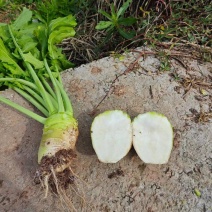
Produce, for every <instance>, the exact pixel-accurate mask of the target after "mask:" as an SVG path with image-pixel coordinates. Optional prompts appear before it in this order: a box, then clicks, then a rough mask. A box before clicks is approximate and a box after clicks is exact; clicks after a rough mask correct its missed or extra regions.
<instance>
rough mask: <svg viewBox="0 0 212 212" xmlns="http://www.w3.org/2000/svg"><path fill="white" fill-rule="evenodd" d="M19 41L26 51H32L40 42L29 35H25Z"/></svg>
mask: <svg viewBox="0 0 212 212" xmlns="http://www.w3.org/2000/svg"><path fill="white" fill-rule="evenodd" d="M17 42H18V44H19V46H20V47H21V49H22V51H23V52H24V53H26V52H29V51H31V50H32V49H34V48H35V47H36V46H37V44H38V43H37V42H36V41H35V40H34V39H32V38H31V37H30V36H27V35H26V36H23V37H22V38H21V39H19V40H18V41H17Z"/></svg>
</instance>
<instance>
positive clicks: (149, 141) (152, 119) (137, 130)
mask: <svg viewBox="0 0 212 212" xmlns="http://www.w3.org/2000/svg"><path fill="white" fill-rule="evenodd" d="M132 126H133V146H134V149H135V151H136V152H137V154H138V156H139V157H140V159H141V160H142V161H143V162H145V163H151V164H165V163H167V162H168V160H169V157H170V154H171V150H172V146H173V129H172V126H171V124H170V122H169V121H168V119H167V118H166V117H165V116H164V115H162V114H159V113H156V112H148V113H145V114H140V115H138V116H137V117H136V118H135V119H134V120H133V123H132Z"/></svg>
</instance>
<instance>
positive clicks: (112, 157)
mask: <svg viewBox="0 0 212 212" xmlns="http://www.w3.org/2000/svg"><path fill="white" fill-rule="evenodd" d="M91 139H92V145H93V148H94V150H95V152H96V154H97V157H98V159H99V160H100V161H101V162H103V163H116V162H118V161H119V160H121V159H122V158H123V157H124V156H125V155H127V153H128V152H129V151H130V149H131V147H132V124H131V119H130V117H129V115H128V114H126V113H125V112H123V111H121V110H111V111H105V112H103V113H101V114H99V115H98V116H96V117H95V119H94V121H93V123H92V126H91Z"/></svg>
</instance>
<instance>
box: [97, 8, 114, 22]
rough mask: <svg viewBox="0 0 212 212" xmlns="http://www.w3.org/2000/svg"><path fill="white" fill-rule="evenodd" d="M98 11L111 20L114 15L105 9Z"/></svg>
mask: <svg viewBox="0 0 212 212" xmlns="http://www.w3.org/2000/svg"><path fill="white" fill-rule="evenodd" d="M98 12H99V13H101V14H102V15H104V16H105V17H106V18H107V19H109V20H110V21H111V20H112V17H111V16H110V15H109V14H108V13H107V12H105V11H104V10H99V11H98Z"/></svg>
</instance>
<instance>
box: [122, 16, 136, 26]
mask: <svg viewBox="0 0 212 212" xmlns="http://www.w3.org/2000/svg"><path fill="white" fill-rule="evenodd" d="M136 21H137V19H136V18H133V17H128V18H120V19H119V20H118V23H119V24H120V25H123V26H132V25H133V24H134V23H136Z"/></svg>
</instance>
